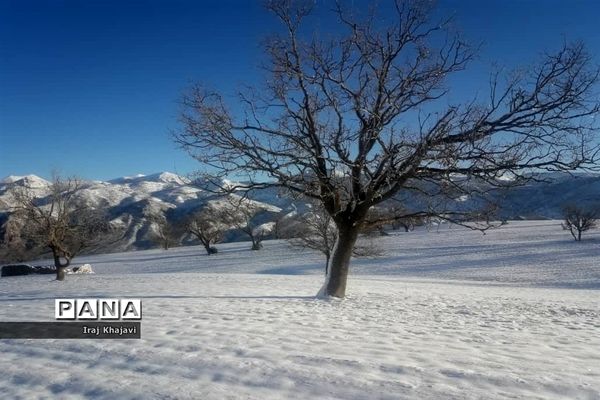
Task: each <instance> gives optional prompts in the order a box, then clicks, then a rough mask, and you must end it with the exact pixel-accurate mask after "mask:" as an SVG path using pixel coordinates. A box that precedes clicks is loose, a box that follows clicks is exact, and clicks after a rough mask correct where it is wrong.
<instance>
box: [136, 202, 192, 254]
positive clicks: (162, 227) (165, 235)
mask: <svg viewBox="0 0 600 400" xmlns="http://www.w3.org/2000/svg"><path fill="white" fill-rule="evenodd" d="M145 214H146V218H147V220H148V221H149V222H150V224H151V225H150V226H151V229H153V231H152V233H151V239H152V240H153V241H154V242H155V243H157V244H159V245H160V246H162V248H163V249H165V250H169V249H170V248H171V247H173V246H176V245H177V244H179V240H180V238H181V236H182V234H183V232H182V231H183V229H182V226H181V225H180V224H179V223H177V222H176V221H171V220H169V219H168V218H167V215H166V213H165V212H164V211H162V210H161V211H154V210H153V211H146V213H145Z"/></svg>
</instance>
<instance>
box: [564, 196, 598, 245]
mask: <svg viewBox="0 0 600 400" xmlns="http://www.w3.org/2000/svg"><path fill="white" fill-rule="evenodd" d="M563 217H564V222H563V223H562V227H563V229H565V230H568V231H569V232H571V235H572V236H573V239H575V240H576V241H578V242H579V241H581V234H582V233H583V232H586V231H588V230H590V229H593V228H595V227H596V225H597V220H598V210H597V209H596V208H594V207H587V208H586V207H583V206H576V205H568V206H565V207H564V208H563Z"/></svg>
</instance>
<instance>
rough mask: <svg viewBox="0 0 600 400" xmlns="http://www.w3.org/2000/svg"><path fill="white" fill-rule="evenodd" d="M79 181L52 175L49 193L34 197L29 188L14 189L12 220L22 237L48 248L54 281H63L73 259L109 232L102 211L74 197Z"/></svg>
mask: <svg viewBox="0 0 600 400" xmlns="http://www.w3.org/2000/svg"><path fill="white" fill-rule="evenodd" d="M81 188H82V181H80V180H78V179H76V178H67V179H63V178H61V177H59V176H58V175H55V176H54V177H53V179H52V183H51V185H50V188H49V191H50V194H49V195H48V196H46V197H44V198H38V197H36V195H35V193H34V191H33V190H32V189H30V188H28V187H20V188H15V190H14V192H13V195H14V198H15V204H16V206H15V208H14V212H13V215H12V217H13V218H15V220H16V221H19V222H16V223H18V224H19V225H20V226H21V233H20V234H21V236H22V238H23V239H24V240H26V241H29V242H30V243H31V244H33V246H35V247H38V248H43V247H45V248H49V249H50V251H51V252H52V257H53V259H54V266H55V267H56V279H57V280H59V281H62V280H64V279H65V270H66V268H67V267H68V266H69V265H70V264H71V261H72V260H73V258H74V257H75V256H76V255H77V254H79V253H80V252H81V251H83V250H85V249H90V248H92V247H93V246H96V245H98V244H100V243H101V241H102V240H103V238H105V237H106V235H107V234H108V233H109V232H110V231H111V230H112V227H111V225H110V223H108V221H107V218H106V216H105V215H104V213H103V212H102V211H101V210H97V209H93V208H91V207H89V206H87V205H85V204H84V203H83V202H82V201H80V199H78V198H77V194H78V192H79V190H81Z"/></svg>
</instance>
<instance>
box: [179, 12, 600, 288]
mask: <svg viewBox="0 0 600 400" xmlns="http://www.w3.org/2000/svg"><path fill="white" fill-rule="evenodd" d="M430 4H431V3H430V2H425V1H417V0H415V1H411V0H396V1H395V2H394V3H393V7H392V9H391V11H390V10H386V15H385V18H381V8H380V7H378V4H376V3H375V2H373V4H372V7H370V8H369V12H367V13H361V12H360V11H359V10H348V9H344V8H343V7H341V6H340V5H339V3H337V5H336V6H334V7H333V14H332V15H333V17H334V21H332V25H333V24H336V26H339V27H340V29H339V30H337V31H342V30H343V31H344V32H343V33H340V34H330V35H328V34H319V35H317V34H314V35H310V34H306V32H307V29H306V27H305V24H306V23H307V21H310V19H307V18H306V17H307V16H309V15H310V14H311V12H312V8H313V6H314V3H313V2H307V1H293V0H270V1H267V8H268V10H270V11H271V12H272V13H273V14H274V15H275V16H276V17H277V18H278V19H279V21H280V22H281V23H282V25H283V29H282V34H279V35H275V36H273V37H272V38H271V39H270V40H267V41H266V49H265V52H266V55H267V57H268V62H267V63H265V64H266V65H265V68H266V70H267V74H269V75H268V76H266V77H265V80H264V82H265V84H264V86H262V87H258V88H255V89H249V90H246V91H244V92H243V93H240V95H239V104H240V105H241V111H240V112H235V113H234V112H232V108H230V107H228V106H227V104H226V101H225V97H224V96H222V95H221V94H220V93H218V92H215V91H213V90H208V89H206V88H205V87H203V86H201V85H197V86H195V87H193V88H192V89H191V90H190V91H189V93H188V94H187V95H186V96H184V99H183V106H184V111H183V113H182V116H181V122H182V129H181V130H180V131H179V132H177V133H176V135H175V139H176V140H177V142H178V143H180V144H181V145H182V146H183V147H184V148H185V149H186V150H188V151H189V152H190V153H191V154H192V155H193V156H194V157H195V158H196V159H197V160H198V161H200V162H201V163H202V164H203V165H205V166H209V167H210V168H212V170H216V171H218V174H217V175H218V176H217V177H216V178H222V177H225V176H229V175H232V174H235V175H236V176H243V180H244V181H245V182H248V183H247V184H245V185H244V187H245V188H246V189H249V188H265V187H280V188H286V189H287V190H289V191H291V192H296V193H301V194H302V195H303V196H306V197H309V198H312V199H315V200H316V201H319V202H321V203H322V205H323V207H324V208H325V210H326V211H327V213H329V215H330V216H331V218H332V219H333V221H334V223H335V225H336V227H337V231H338V238H337V243H336V245H335V246H334V251H333V253H332V255H331V259H330V265H329V269H328V275H327V277H326V280H325V284H324V285H323V287H322V290H321V291H320V292H319V293H320V294H321V295H330V296H336V297H344V295H345V293H346V282H347V277H348V271H349V265H350V258H351V256H352V251H353V248H354V246H355V244H356V241H357V238H358V235H359V232H360V231H361V229H362V226H363V224H364V223H365V220H366V218H367V214H368V213H369V210H370V209H371V208H372V207H374V206H377V205H378V204H381V203H383V202H385V201H386V200H388V199H391V198H393V197H394V196H396V195H398V194H399V193H402V194H403V196H405V197H409V196H411V195H414V194H422V195H424V196H426V197H431V198H433V197H448V198H449V197H452V198H458V197H460V195H473V194H474V193H478V192H482V194H485V191H486V189H484V188H485V187H486V186H485V185H487V187H489V186H490V185H492V186H493V185H495V186H503V187H504V186H507V185H516V184H520V183H523V182H524V181H525V180H527V179H530V177H531V175H530V174H529V173H530V172H531V171H539V170H549V171H559V170H574V169H578V168H586V167H592V166H595V165H596V164H595V161H596V159H597V155H598V141H597V140H595V139H594V138H593V136H592V135H594V134H595V128H596V127H597V120H598V118H596V119H594V118H592V117H593V116H595V115H597V113H598V111H599V109H600V106H599V103H598V99H597V97H596V96H595V94H594V90H595V89H594V88H595V85H596V83H597V80H598V69H597V68H596V67H595V66H593V64H592V59H591V57H590V55H589V54H588V53H587V52H586V50H585V48H584V46H583V44H582V43H574V44H566V43H565V44H564V45H563V46H562V47H561V48H559V49H558V51H556V52H555V53H548V54H545V55H544V56H543V57H542V59H541V60H540V62H539V63H537V64H536V65H533V66H531V67H529V68H525V69H522V70H519V71H516V72H513V73H509V74H506V76H501V74H500V73H493V74H492V75H491V79H490V81H489V82H490V85H489V87H490V90H489V96H488V97H487V98H484V99H481V98H476V97H475V98H473V99H471V100H468V101H466V102H465V103H464V104H449V101H448V93H449V88H448V86H447V85H446V82H447V78H448V77H449V76H451V75H452V74H453V73H455V72H457V71H461V70H463V69H465V68H466V66H467V65H468V63H469V61H470V60H471V59H472V58H473V56H474V52H473V50H472V49H471V48H470V47H469V46H467V45H465V42H464V41H463V40H462V39H461V38H460V37H459V36H458V35H457V34H455V33H454V32H453V31H451V30H450V28H449V27H450V26H451V24H450V23H449V20H441V21H439V20H435V19H433V18H432V15H434V14H435V13H433V12H432V10H431V5H430ZM235 109H236V110H239V109H240V108H239V107H235ZM507 177H508V178H509V179H506V178H507ZM473 182H476V183H478V184H477V185H475V184H473ZM483 184H485V185H483ZM445 204H447V203H444V202H439V205H438V206H437V207H429V206H428V207H427V209H423V210H416V211H420V212H421V213H422V215H423V216H424V217H425V216H427V215H433V216H437V217H438V218H447V217H448V216H449V215H451V214H450V213H448V211H449V210H448V209H445V207H444V205H445Z"/></svg>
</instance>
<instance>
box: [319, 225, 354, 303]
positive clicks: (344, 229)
mask: <svg viewBox="0 0 600 400" xmlns="http://www.w3.org/2000/svg"><path fill="white" fill-rule="evenodd" d="M358 231H359V228H358V225H350V226H344V225H342V226H338V237H337V241H336V243H335V246H334V248H333V252H332V254H331V260H330V263H329V265H328V269H329V271H327V273H328V276H327V282H326V285H327V286H326V290H325V294H326V295H328V296H333V297H340V298H341V297H344V296H345V295H346V281H347V280H348V270H349V267H350V258H351V257H352V249H354V244H355V243H356V239H357V238H358Z"/></svg>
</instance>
